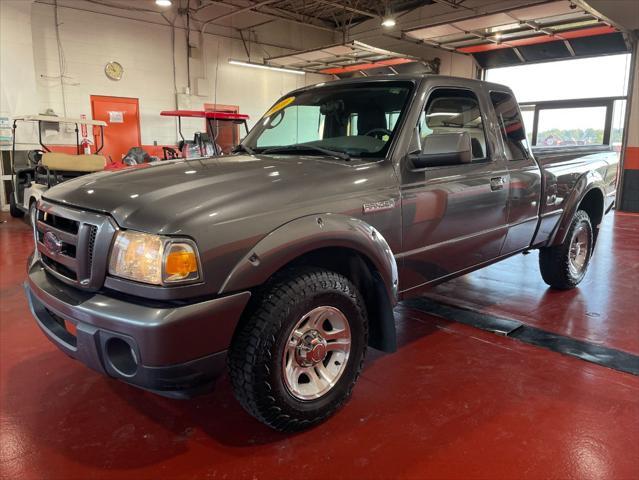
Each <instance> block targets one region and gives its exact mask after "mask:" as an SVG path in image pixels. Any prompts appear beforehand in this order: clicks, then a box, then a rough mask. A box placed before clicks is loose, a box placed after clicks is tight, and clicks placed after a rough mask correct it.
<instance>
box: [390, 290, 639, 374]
mask: <svg viewBox="0 0 639 480" xmlns="http://www.w3.org/2000/svg"><path fill="white" fill-rule="evenodd" d="M402 305H404V306H406V307H409V308H414V309H415V310H419V311H420V312H424V313H427V314H430V315H435V316H437V317H441V318H444V319H446V320H451V321H454V322H459V323H463V324H466V325H470V326H472V327H475V328H479V329H481V330H486V331H489V332H493V333H496V334H499V335H504V336H507V337H511V338H514V339H517V340H519V341H521V342H525V343H528V344H531V345H536V346H538V347H542V348H546V349H548V350H552V351H553V352H558V353H562V354H564V355H570V356H571V357H576V358H579V359H581V360H585V361H587V362H591V363H595V364H597V365H601V366H604V367H608V368H612V369H614V370H618V371H620V372H625V373H630V374H632V375H637V376H639V355H633V354H631V353H628V352H624V351H622V350H617V349H614V348H609V347H604V346H601V345H596V344H594V343H590V342H586V341H584V340H577V339H574V338H571V337H567V336H565V335H560V334H557V333H553V332H549V331H546V330H542V329H540V328H536V327H531V326H530V325H526V324H524V323H522V322H520V321H517V320H513V319H510V318H503V317H497V316H495V315H490V314H487V313H482V312H478V311H476V310H470V309H468V308H462V307H459V306H455V305H447V304H443V303H439V302H435V301H433V300H430V299H427V298H417V299H411V300H406V301H405V302H402Z"/></svg>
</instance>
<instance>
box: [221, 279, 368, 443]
mask: <svg viewBox="0 0 639 480" xmlns="http://www.w3.org/2000/svg"><path fill="white" fill-rule="evenodd" d="M367 340H368V328H367V320H366V309H365V307H364V304H363V301H362V298H361V295H360V293H359V292H358V291H357V289H356V288H355V286H354V285H353V284H352V283H351V282H350V281H349V280H348V279H347V278H346V277H344V276H342V275H340V274H337V273H335V272H331V271H328V270H323V269H315V268H308V269H303V270H298V271H291V272H288V273H286V274H284V275H282V276H280V277H279V278H276V279H275V280H274V281H273V282H271V283H270V284H269V285H268V286H267V287H266V288H265V291H264V292H263V293H262V294H260V295H259V297H258V298H257V299H256V302H255V304H254V306H253V311H252V313H251V314H250V315H249V317H248V318H247V320H246V321H245V322H244V323H243V324H242V325H241V326H240V328H239V330H238V332H237V333H236V336H235V338H234V340H233V344H232V345H231V349H230V352H229V369H230V377H231V383H232V385H233V390H234V392H235V396H236V397H237V399H238V401H239V402H240V403H241V404H242V406H243V407H244V409H245V410H246V411H247V412H248V413H250V414H251V415H253V416H254V417H255V418H257V419H258V420H260V421H261V422H263V423H265V424H267V425H269V426H270V427H272V428H274V429H276V430H280V431H296V430H301V429H304V428H308V427H310V426H313V425H316V424H318V423H320V422H322V421H323V420H325V419H327V418H328V417H329V416H331V415H332V414H333V413H335V411H337V410H338V409H339V408H340V407H341V406H342V405H343V404H344V403H345V402H346V400H347V399H348V398H349V396H350V394H351V390H352V388H353V386H354V384H355V381H356V380H357V377H358V376H359V373H360V371H361V368H362V363H363V361H364V356H365V354H366V345H367Z"/></svg>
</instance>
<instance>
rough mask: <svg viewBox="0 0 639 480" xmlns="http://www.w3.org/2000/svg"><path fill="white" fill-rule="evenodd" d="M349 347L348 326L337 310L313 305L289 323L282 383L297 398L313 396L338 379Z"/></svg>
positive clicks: (344, 368) (322, 393)
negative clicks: (292, 323) (294, 322)
mask: <svg viewBox="0 0 639 480" xmlns="http://www.w3.org/2000/svg"><path fill="white" fill-rule="evenodd" d="M350 351H351V329H350V326H349V325H348V320H347V319H346V316H345V315H344V314H343V313H342V311H341V310H339V309H337V308H335V307H329V306H321V307H316V308H314V309H313V310H311V311H310V312H308V313H306V314H305V315H303V316H302V318H301V319H300V320H299V321H298V322H297V324H296V325H295V326H294V327H293V329H292V331H291V334H290V335H289V338H288V343H287V345H286V348H285V350H284V355H283V357H282V373H283V377H284V384H285V385H286V388H287V389H288V391H289V393H290V394H291V395H292V396H293V397H295V398H297V399H298V400H315V399H317V398H320V397H321V396H323V395H324V394H326V393H327V392H328V391H329V390H330V389H331V388H333V386H335V384H336V383H337V381H338V380H339V379H340V377H341V376H342V374H343V373H344V370H346V365H347V364H348V356H349V354H350Z"/></svg>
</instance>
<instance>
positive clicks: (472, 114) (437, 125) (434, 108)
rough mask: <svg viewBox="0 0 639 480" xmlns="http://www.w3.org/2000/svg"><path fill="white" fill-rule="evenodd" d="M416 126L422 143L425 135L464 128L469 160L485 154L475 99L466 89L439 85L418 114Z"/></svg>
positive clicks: (479, 114)
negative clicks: (469, 155)
mask: <svg viewBox="0 0 639 480" xmlns="http://www.w3.org/2000/svg"><path fill="white" fill-rule="evenodd" d="M418 130H419V134H420V137H421V138H420V140H421V143H422V144H423V142H424V139H425V138H426V137H427V136H428V135H433V134H441V133H463V132H467V133H468V134H469V135H470V140H471V146H472V160H473V161H474V162H475V161H481V160H486V159H487V158H488V150H487V148H486V135H485V133H484V123H483V121H482V116H481V110H480V109H479V101H478V100H477V96H476V95H475V94H474V93H473V92H471V91H469V90H460V89H453V88H450V89H448V88H442V89H437V90H435V91H434V92H433V93H431V95H430V98H429V99H428V103H427V104H426V109H425V110H424V112H422V114H421V116H420V119H419V125H418Z"/></svg>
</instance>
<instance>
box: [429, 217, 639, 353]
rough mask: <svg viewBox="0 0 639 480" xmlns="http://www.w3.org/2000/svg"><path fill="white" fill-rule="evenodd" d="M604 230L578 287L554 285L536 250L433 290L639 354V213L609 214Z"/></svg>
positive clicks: (447, 299)
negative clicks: (546, 279)
mask: <svg viewBox="0 0 639 480" xmlns="http://www.w3.org/2000/svg"><path fill="white" fill-rule="evenodd" d="M601 230H602V231H601V233H600V235H599V239H598V241H597V246H596V248H595V253H594V256H593V259H592V264H591V266H590V269H589V271H588V274H587V275H586V278H584V280H583V282H582V283H581V284H580V285H579V288H577V289H575V290H572V291H569V292H561V291H556V290H551V289H549V288H548V286H547V285H546V284H545V283H544V282H543V280H542V279H541V275H540V273H539V266H538V256H539V255H538V253H537V252H536V251H534V252H531V254H530V255H517V256H515V257H513V258H511V259H508V260H507V261H504V262H500V263H496V264H494V265H492V266H490V267H487V268H484V269H482V270H478V271H476V272H473V273H471V274H469V275H465V276H463V277H460V278H457V279H455V280H452V281H450V282H447V283H444V284H441V285H439V286H438V287H436V288H434V289H433V291H432V293H431V294H429V296H430V297H432V298H433V299H436V300H441V301H445V302H446V303H452V304H456V305H462V306H467V307H470V308H472V309H475V310H481V311H484V312H490V313H493V314H495V315H498V316H505V317H509V318H515V319H517V320H521V321H523V322H524V323H527V324H530V325H534V326H536V327H539V328H542V329H544V330H549V331H551V332H555V333H560V334H563V335H567V336H570V337H573V338H577V339H580V340H587V341H589V342H593V343H597V344H601V345H606V346H608V347H612V348H616V349H619V350H625V351H627V352H630V353H633V354H637V355H639V322H638V321H637V318H638V317H637V311H638V310H639V215H637V214H625V213H616V214H614V215H613V214H609V215H606V217H604V221H603V224H602V229H601Z"/></svg>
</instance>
